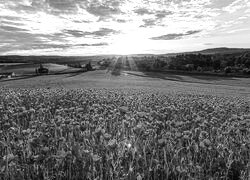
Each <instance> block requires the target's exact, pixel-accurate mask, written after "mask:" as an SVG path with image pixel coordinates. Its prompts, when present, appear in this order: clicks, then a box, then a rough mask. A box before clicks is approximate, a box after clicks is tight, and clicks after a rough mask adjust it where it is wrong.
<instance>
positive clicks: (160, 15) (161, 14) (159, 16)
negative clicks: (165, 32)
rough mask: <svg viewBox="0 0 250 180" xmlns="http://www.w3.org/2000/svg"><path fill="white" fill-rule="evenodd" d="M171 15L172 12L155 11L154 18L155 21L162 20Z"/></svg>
mask: <svg viewBox="0 0 250 180" xmlns="http://www.w3.org/2000/svg"><path fill="white" fill-rule="evenodd" d="M172 14H174V12H172V11H164V10H163V11H156V13H155V16H156V18H157V19H163V18H165V17H166V16H168V15H172Z"/></svg>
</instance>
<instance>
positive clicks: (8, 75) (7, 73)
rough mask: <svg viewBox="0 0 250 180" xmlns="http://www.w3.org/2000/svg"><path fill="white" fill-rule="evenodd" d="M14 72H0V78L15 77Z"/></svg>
mask: <svg viewBox="0 0 250 180" xmlns="http://www.w3.org/2000/svg"><path fill="white" fill-rule="evenodd" d="M15 76H16V74H15V73H14V72H5V73H0V79H2V78H12V77H15Z"/></svg>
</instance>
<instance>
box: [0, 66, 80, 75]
mask: <svg viewBox="0 0 250 180" xmlns="http://www.w3.org/2000/svg"><path fill="white" fill-rule="evenodd" d="M1 65H2V67H1V66H0V73H5V72H14V73H15V74H16V75H33V74H35V72H36V71H35V70H36V69H37V68H39V67H40V64H35V63H23V64H21V63H20V64H17V63H2V64H1ZM43 66H44V67H45V68H48V69H49V70H50V73H63V72H64V73H67V72H68V73H69V72H75V71H78V70H79V69H77V68H72V67H68V66H66V65H60V64H53V63H47V64H43Z"/></svg>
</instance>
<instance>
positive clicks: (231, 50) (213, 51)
mask: <svg viewBox="0 0 250 180" xmlns="http://www.w3.org/2000/svg"><path fill="white" fill-rule="evenodd" d="M249 51H250V49H244V48H226V47H220V48H213V49H205V50H202V51H198V53H201V54H234V53H244V52H249Z"/></svg>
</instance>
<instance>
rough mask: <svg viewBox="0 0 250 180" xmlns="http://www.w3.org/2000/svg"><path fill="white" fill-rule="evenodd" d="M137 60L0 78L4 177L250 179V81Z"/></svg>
mask: <svg viewBox="0 0 250 180" xmlns="http://www.w3.org/2000/svg"><path fill="white" fill-rule="evenodd" d="M129 63H130V64H127V63H126V61H124V59H123V58H120V59H117V62H116V61H114V62H113V63H112V64H111V65H110V66H109V67H108V68H107V69H105V70H96V71H90V72H84V73H83V72H72V73H69V74H59V75H44V76H27V77H26V76H24V77H23V78H19V79H7V80H0V119H1V121H0V139H1V140H0V179H96V180H99V179H100V180H102V179H105V180H106V179H107V180H109V179H123V180H125V179H128V180H134V179H136V180H144V179H145V180H146V179H150V180H151V179H152V180H157V179H160V180H163V179H164V180H165V179H167V180H168V179H169V180H173V179H183V180H184V179H204V180H212V179H229V180H234V179H244V180H247V179H249V178H250V163H249V162H250V138H249V137H250V82H249V79H247V78H224V77H216V76H211V77H210V76H208V77H207V76H192V75H190V76H189V75H173V74H166V73H164V74H162V73H145V72H139V71H137V70H136V66H135V63H134V62H133V61H132V60H131V61H129ZM125 65H126V66H129V67H130V68H127V70H126V71H125V70H124V69H123V68H122V67H123V66H125Z"/></svg>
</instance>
